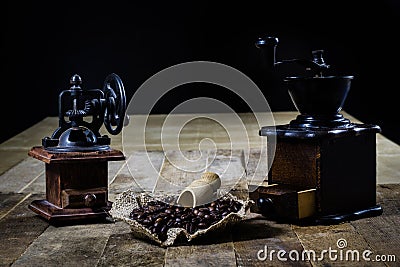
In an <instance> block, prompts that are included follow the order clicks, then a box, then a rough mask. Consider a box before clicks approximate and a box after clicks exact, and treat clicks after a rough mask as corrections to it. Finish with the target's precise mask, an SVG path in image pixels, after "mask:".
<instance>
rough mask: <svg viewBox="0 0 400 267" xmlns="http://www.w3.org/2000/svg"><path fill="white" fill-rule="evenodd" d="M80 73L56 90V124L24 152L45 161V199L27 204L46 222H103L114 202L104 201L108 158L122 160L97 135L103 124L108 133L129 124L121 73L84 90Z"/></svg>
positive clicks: (101, 137) (103, 138)
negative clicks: (36, 144)
mask: <svg viewBox="0 0 400 267" xmlns="http://www.w3.org/2000/svg"><path fill="white" fill-rule="evenodd" d="M81 84H82V80H81V77H80V76H79V75H73V76H72V78H71V79H70V85H71V87H70V89H68V90H64V91H62V92H61V93H60V94H59V127H58V128H57V129H56V130H55V131H54V132H53V134H52V136H51V137H44V138H43V139H42V146H35V147H32V149H31V150H30V151H29V153H28V155H29V156H31V157H33V158H36V159H38V160H41V161H43V162H44V163H45V170H46V199H44V200H34V201H33V202H32V203H31V204H30V205H29V208H30V209H31V210H32V211H34V212H35V213H37V214H39V215H40V216H41V217H43V218H45V219H46V220H48V221H49V222H55V223H59V222H66V221H69V222H70V221H74V222H77V221H79V220H87V219H90V220H93V219H94V220H102V219H104V218H106V217H107V212H108V210H109V209H110V208H111V205H112V203H111V202H110V201H109V200H108V161H119V160H124V159H125V156H124V154H123V153H122V152H121V151H119V150H116V149H113V148H111V147H110V143H111V139H110V138H109V137H108V136H107V135H101V134H100V132H99V131H100V128H101V126H102V125H103V123H104V126H105V128H106V129H107V131H108V132H109V133H110V134H113V135H117V134H119V133H120V132H121V130H122V128H123V126H124V123H127V116H126V115H125V112H126V97H125V89H124V86H123V83H122V81H121V79H120V77H119V76H118V75H116V74H114V73H112V74H110V75H108V76H107V77H106V79H105V81H104V86H103V88H102V89H90V90H83V89H82V88H81Z"/></svg>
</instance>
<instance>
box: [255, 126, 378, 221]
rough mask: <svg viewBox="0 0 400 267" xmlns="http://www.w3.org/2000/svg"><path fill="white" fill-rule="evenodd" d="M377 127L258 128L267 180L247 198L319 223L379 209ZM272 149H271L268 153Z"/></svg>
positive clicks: (283, 215)
mask: <svg viewBox="0 0 400 267" xmlns="http://www.w3.org/2000/svg"><path fill="white" fill-rule="evenodd" d="M378 132H380V128H379V126H376V125H367V124H350V125H348V126H346V127H342V128H319V129H310V128H295V127H291V126H289V125H278V126H276V127H269V126H266V127H263V128H262V129H261V130H260V135H261V136H266V137H273V138H276V149H275V150H274V147H272V144H271V142H268V143H267V146H268V151H269V153H271V154H270V155H269V160H271V159H273V160H272V165H271V168H270V170H269V173H268V180H267V181H266V184H267V185H264V186H260V187H258V188H257V189H256V190H254V191H253V192H252V193H251V194H250V197H251V198H252V199H253V200H254V201H256V202H260V199H262V200H261V202H263V201H264V204H263V205H264V209H265V210H264V213H265V211H266V212H267V213H268V212H271V213H272V212H273V213H274V214H275V216H276V217H278V218H280V219H288V220H300V219H305V218H308V219H310V218H312V219H313V220H314V221H315V222H317V223H321V224H332V223H339V222H342V221H347V220H353V219H358V218H362V217H369V216H376V215H380V214H382V208H381V207H380V206H379V205H377V204H376V133H378ZM273 152H275V153H274V154H272V153H273Z"/></svg>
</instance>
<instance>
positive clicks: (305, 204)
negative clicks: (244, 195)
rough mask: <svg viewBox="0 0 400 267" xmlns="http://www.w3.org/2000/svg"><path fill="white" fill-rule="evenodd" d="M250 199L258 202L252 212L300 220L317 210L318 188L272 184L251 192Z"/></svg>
mask: <svg viewBox="0 0 400 267" xmlns="http://www.w3.org/2000/svg"><path fill="white" fill-rule="evenodd" d="M249 196H250V199H251V200H253V201H254V202H256V203H257V205H254V206H253V207H252V210H251V211H252V212H256V213H261V214H263V215H265V216H267V217H277V218H281V219H289V220H299V219H304V218H307V217H311V216H313V215H315V213H316V212H317V204H316V189H315V188H310V189H298V188H293V187H290V186H288V185H281V184H271V185H262V186H259V187H258V188H257V189H256V190H254V191H253V192H250V195H249Z"/></svg>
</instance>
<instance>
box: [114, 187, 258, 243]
mask: <svg viewBox="0 0 400 267" xmlns="http://www.w3.org/2000/svg"><path fill="white" fill-rule="evenodd" d="M222 197H224V198H232V199H233V200H235V201H238V202H240V203H241V204H242V206H241V208H240V210H239V211H237V212H231V213H229V214H228V215H227V216H225V217H224V218H222V219H221V220H219V221H218V222H216V223H215V224H212V225H211V226H209V227H208V228H206V229H201V230H197V231H196V232H194V233H193V234H190V233H188V232H187V231H186V230H185V229H183V228H170V229H168V232H167V239H166V240H165V241H161V240H160V239H159V238H158V236H157V235H156V234H153V233H151V231H150V230H149V229H147V228H146V227H144V226H143V225H141V224H140V223H138V222H137V221H136V220H133V219H131V218H130V217H129V215H130V213H131V211H132V210H133V209H134V208H138V207H141V206H143V205H145V204H146V203H147V202H149V201H152V200H163V201H165V199H160V198H155V197H151V196H149V195H148V194H145V193H137V192H134V191H132V190H127V191H125V192H123V193H121V194H120V195H118V196H117V198H116V200H115V202H113V204H112V208H111V210H110V212H109V213H110V215H111V216H112V218H114V219H115V220H122V221H124V222H126V223H127V224H129V225H130V227H131V230H132V233H133V234H134V235H135V236H136V237H137V238H140V239H146V240H149V241H153V242H155V243H156V244H158V245H160V246H162V247H167V246H172V245H177V244H181V243H188V242H190V241H192V240H193V239H195V238H196V237H199V236H201V235H206V234H207V233H210V232H212V231H216V230H221V229H224V228H225V227H227V226H228V225H232V224H233V223H236V222H238V221H241V220H243V219H245V218H246V215H248V213H249V212H250V206H251V205H253V204H254V202H253V201H252V200H248V199H246V200H241V199H238V198H237V197H235V196H233V195H232V194H230V193H227V194H224V195H223V196H222ZM165 198H168V199H172V198H173V196H169V197H165Z"/></svg>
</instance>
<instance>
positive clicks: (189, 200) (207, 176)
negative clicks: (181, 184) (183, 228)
mask: <svg viewBox="0 0 400 267" xmlns="http://www.w3.org/2000/svg"><path fill="white" fill-rule="evenodd" d="M220 186H221V179H220V178H219V176H218V174H216V173H213V172H205V173H203V174H202V176H201V178H200V179H197V180H194V181H193V182H192V183H191V184H190V185H189V186H188V187H186V188H185V189H184V190H183V191H182V192H181V193H180V195H179V197H178V201H177V203H178V205H181V206H183V207H192V208H193V207H196V206H200V205H204V204H207V203H210V202H212V201H214V200H216V199H217V190H218V189H219V187H220Z"/></svg>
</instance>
